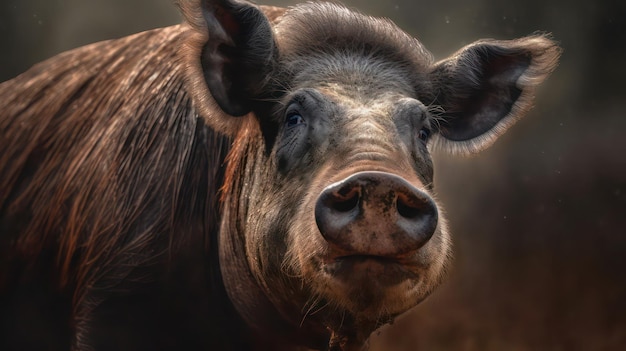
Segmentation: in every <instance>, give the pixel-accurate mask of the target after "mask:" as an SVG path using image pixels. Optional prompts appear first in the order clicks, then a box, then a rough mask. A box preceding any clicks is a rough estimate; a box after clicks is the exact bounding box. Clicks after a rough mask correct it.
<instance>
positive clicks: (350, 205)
mask: <svg viewBox="0 0 626 351" xmlns="http://www.w3.org/2000/svg"><path fill="white" fill-rule="evenodd" d="M333 195H334V196H333V197H332V202H331V203H330V204H329V205H330V206H329V207H331V208H332V209H334V210H336V211H338V212H350V211H351V210H352V209H354V208H356V207H357V206H358V205H359V191H358V189H357V188H348V187H344V188H341V189H339V191H337V192H336V193H334V194H333Z"/></svg>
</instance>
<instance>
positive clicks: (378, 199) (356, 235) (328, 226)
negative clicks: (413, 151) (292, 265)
mask: <svg viewBox="0 0 626 351" xmlns="http://www.w3.org/2000/svg"><path fill="white" fill-rule="evenodd" d="M315 221H316V223H317V226H318V228H319V230H320V232H321V234H322V236H323V237H324V239H326V241H327V242H328V243H329V244H330V247H331V249H332V250H333V251H335V252H336V254H337V255H365V256H380V257H389V258H396V257H399V256H401V255H405V254H408V253H412V252H415V251H416V250H418V249H419V248H420V247H422V246H423V245H424V244H425V243H426V242H428V240H430V238H431V237H432V236H433V233H434V232H435V229H436V227H437V207H436V205H435V203H434V201H433V199H432V198H431V197H430V196H428V194H426V193H425V192H423V191H420V190H419V189H418V188H416V187H415V186H413V185H411V184H410V183H409V182H408V181H406V180H405V179H404V178H402V177H400V176H397V175H394V174H391V173H385V172H359V173H356V174H353V175H351V176H349V177H348V178H346V179H344V180H342V181H339V182H337V183H334V184H331V185H330V186H328V187H326V188H325V189H324V190H323V191H322V192H321V194H320V195H319V197H318V199H317V203H316V205H315Z"/></svg>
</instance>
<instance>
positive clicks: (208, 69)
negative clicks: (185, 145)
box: [179, 0, 276, 116]
mask: <svg viewBox="0 0 626 351" xmlns="http://www.w3.org/2000/svg"><path fill="white" fill-rule="evenodd" d="M179 5H180V7H181V9H182V11H183V14H184V16H185V18H186V21H187V23H189V24H190V25H191V26H192V27H193V28H194V29H195V32H196V33H195V37H193V38H192V39H190V40H191V43H190V44H191V45H190V46H191V51H192V53H191V55H193V56H194V57H190V58H188V61H189V60H195V62H193V63H191V64H190V63H188V65H190V66H192V67H191V71H192V72H191V73H189V74H193V75H195V76H196V77H191V80H192V83H193V87H192V89H193V90H205V91H206V88H208V90H209V91H210V95H211V97H212V99H213V100H214V101H215V103H217V105H218V106H219V108H220V109H221V110H222V111H224V112H225V113H226V114H228V115H231V116H242V115H245V114H247V113H249V112H250V111H252V110H253V109H254V103H255V99H257V98H259V95H260V94H261V93H262V90H263V88H264V85H265V83H266V80H267V77H268V75H269V73H270V71H271V68H272V63H273V61H274V59H275V56H276V44H275V41H274V36H273V33H272V28H271V25H270V22H269V20H268V19H267V17H266V16H265V15H264V14H263V12H262V11H261V10H260V9H259V8H258V7H257V6H255V5H252V4H250V3H248V2H245V1H236V0H231V1H227V0H195V1H191V0H180V1H179ZM198 69H201V72H198ZM197 75H200V76H201V78H203V82H202V83H204V84H205V87H206V88H204V87H203V86H199V85H202V84H201V82H199V81H198V79H197V78H198V77H197ZM203 88H204V89H203ZM196 93H197V91H196ZM194 95H196V96H195V98H196V100H198V95H199V94H194ZM200 100H204V101H200V104H203V105H207V103H208V105H209V106H210V105H211V103H210V101H207V100H210V98H209V97H207V96H204V97H200ZM205 108H207V109H209V110H210V108H208V107H205ZM200 109H201V110H202V107H200ZM205 112H206V111H205ZM208 112H211V111H208ZM213 113H214V111H213Z"/></svg>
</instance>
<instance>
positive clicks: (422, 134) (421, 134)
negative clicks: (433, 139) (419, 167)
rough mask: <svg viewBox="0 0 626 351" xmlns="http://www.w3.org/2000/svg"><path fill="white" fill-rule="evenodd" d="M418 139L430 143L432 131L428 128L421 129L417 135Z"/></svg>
mask: <svg viewBox="0 0 626 351" xmlns="http://www.w3.org/2000/svg"><path fill="white" fill-rule="evenodd" d="M417 137H418V138H420V140H421V141H423V142H426V141H428V138H429V137H430V129H427V128H422V129H420V131H419V132H418V133H417Z"/></svg>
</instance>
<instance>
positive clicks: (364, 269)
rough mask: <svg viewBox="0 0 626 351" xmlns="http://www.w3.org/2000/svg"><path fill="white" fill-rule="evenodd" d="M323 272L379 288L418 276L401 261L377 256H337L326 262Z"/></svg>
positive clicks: (340, 278) (414, 278)
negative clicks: (361, 281)
mask: <svg viewBox="0 0 626 351" xmlns="http://www.w3.org/2000/svg"><path fill="white" fill-rule="evenodd" d="M323 270H324V272H326V273H327V274H330V275H331V276H333V277H334V278H337V279H339V280H342V281H346V282H348V281H355V280H356V281H359V280H363V281H364V283H366V282H369V284H376V285H379V286H390V285H396V284H398V283H400V282H402V281H405V280H417V279H418V278H419V275H418V274H417V273H416V272H414V271H413V270H411V269H409V267H408V266H407V265H406V264H404V263H403V262H402V261H400V260H398V259H396V258H391V257H385V256H377V255H362V254H358V255H345V256H338V257H335V258H333V259H331V260H330V261H329V262H327V263H326V264H325V265H324V267H323ZM369 284H368V285H369Z"/></svg>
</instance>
